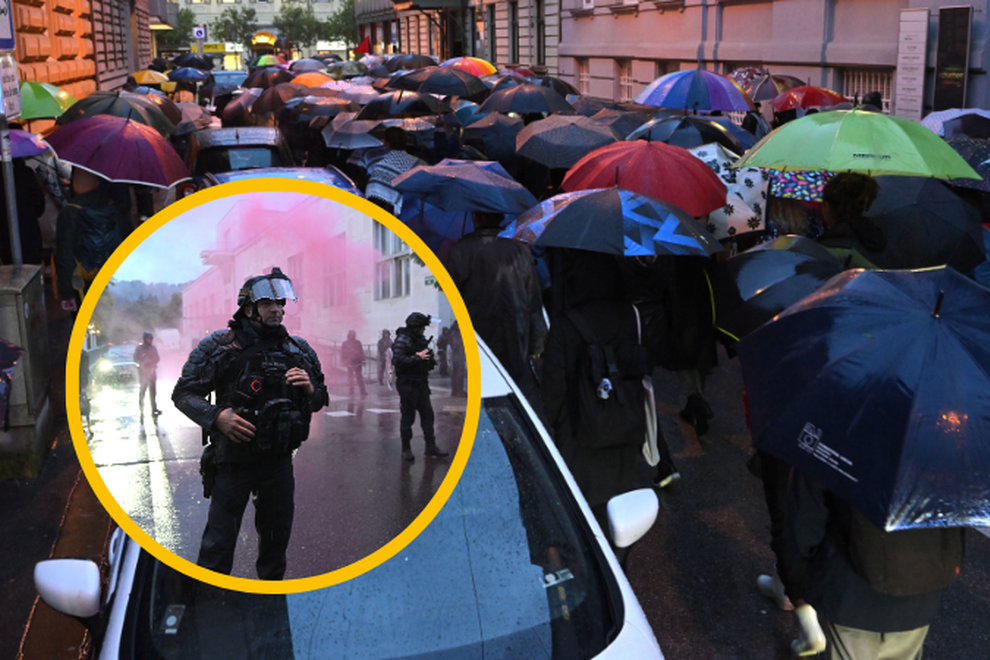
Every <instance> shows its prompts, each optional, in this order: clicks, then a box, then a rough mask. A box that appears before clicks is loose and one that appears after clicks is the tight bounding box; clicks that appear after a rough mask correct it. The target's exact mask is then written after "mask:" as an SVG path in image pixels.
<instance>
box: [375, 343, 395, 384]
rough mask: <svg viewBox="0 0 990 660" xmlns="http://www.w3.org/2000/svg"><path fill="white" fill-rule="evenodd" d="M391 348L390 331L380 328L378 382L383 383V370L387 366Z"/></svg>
mask: <svg viewBox="0 0 990 660" xmlns="http://www.w3.org/2000/svg"><path fill="white" fill-rule="evenodd" d="M390 348H392V331H391V330H387V329H386V330H382V336H381V337H380V338H379V339H378V384H379V385H384V384H385V370H386V368H387V366H388V357H387V356H388V351H389V349H390Z"/></svg>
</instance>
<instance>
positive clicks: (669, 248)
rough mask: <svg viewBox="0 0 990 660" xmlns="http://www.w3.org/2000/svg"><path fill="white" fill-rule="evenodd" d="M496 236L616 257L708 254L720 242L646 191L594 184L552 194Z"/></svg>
mask: <svg viewBox="0 0 990 660" xmlns="http://www.w3.org/2000/svg"><path fill="white" fill-rule="evenodd" d="M499 235H500V236H504V237H507V238H515V239H517V240H521V241H524V242H526V243H531V244H533V245H537V246H544V247H566V248H575V249H578V250H590V251H591V252H603V253H605V254H614V255H618V256H627V257H636V256H649V255H678V256H703V257H706V256H709V255H712V254H715V253H716V252H720V251H721V250H722V245H721V244H720V243H719V242H718V241H717V240H716V239H715V237H714V236H712V235H711V234H709V233H708V231H707V230H706V229H705V228H704V227H702V226H701V225H700V224H699V223H698V222H697V221H696V220H695V219H694V218H692V217H691V216H689V215H687V214H686V213H684V212H683V211H681V210H680V209H678V208H676V207H675V206H673V205H671V204H667V203H666V202H661V201H660V200H658V199H653V198H652V197H649V196H647V195H640V194H639V193H634V192H630V191H628V190H622V189H621V188H604V189H602V188H599V189H594V190H581V191H579V192H571V193H563V194H561V195H555V196H554V197H551V198H550V199H548V200H546V201H544V202H542V203H541V204H540V205H539V206H536V207H533V208H532V209H530V210H529V211H527V212H526V213H524V214H522V215H521V216H519V218H518V219H517V220H516V221H515V222H513V223H512V224H510V225H509V226H508V227H506V229H505V231H503V232H502V233H501V234H499Z"/></svg>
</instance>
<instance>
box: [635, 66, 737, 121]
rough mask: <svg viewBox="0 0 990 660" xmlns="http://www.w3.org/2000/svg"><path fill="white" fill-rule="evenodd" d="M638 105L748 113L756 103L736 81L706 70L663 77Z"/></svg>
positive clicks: (669, 74)
mask: <svg viewBox="0 0 990 660" xmlns="http://www.w3.org/2000/svg"><path fill="white" fill-rule="evenodd" d="M635 100H636V102H637V103H642V104H644V105H652V106H655V107H658V108H683V109H685V110H719V111H722V112H746V111H747V110H751V109H752V108H753V102H752V101H750V100H749V97H748V96H746V92H744V91H743V90H742V88H741V87H740V86H739V85H737V84H736V83H734V82H733V81H732V80H730V79H728V78H726V77H725V76H721V75H719V74H717V73H712V72H711V71H705V70H704V69H690V70H686V71H674V72H673V73H668V74H667V75H664V76H660V77H659V78H657V79H656V80H654V81H653V82H652V83H650V84H649V86H647V88H646V89H644V90H643V91H642V92H640V93H639V95H638V96H637V97H636V99H635Z"/></svg>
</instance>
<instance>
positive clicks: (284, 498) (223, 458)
mask: <svg viewBox="0 0 990 660" xmlns="http://www.w3.org/2000/svg"><path fill="white" fill-rule="evenodd" d="M287 300H293V301H294V300H296V294H295V292H294V291H293V288H292V281H291V280H290V279H289V278H288V277H286V276H285V274H283V273H282V271H281V270H280V269H279V268H278V267H275V268H273V269H272V272H271V274H269V275H259V276H256V277H252V278H250V279H248V280H247V281H246V282H245V283H244V286H243V287H241V290H240V292H239V293H238V296H237V305H238V309H237V311H236V312H235V313H234V316H233V318H232V319H231V320H230V321H229V322H228V323H227V328H225V329H223V330H217V331H216V332H214V333H213V334H211V335H210V336H209V337H207V338H206V339H204V340H203V341H201V342H200V343H199V345H198V346H197V347H196V348H194V349H193V351H192V353H191V354H190V355H189V359H188V360H187V361H186V364H185V365H184V366H183V367H182V375H181V376H180V377H179V380H178V382H176V384H175V389H174V391H173V392H172V401H173V402H174V403H175V407H176V408H178V409H179V410H180V411H181V412H183V413H184V414H185V415H186V416H188V417H189V418H190V419H191V420H193V421H194V422H196V423H197V424H198V425H199V426H201V427H202V428H203V431H204V444H205V443H206V441H207V438H208V440H209V444H207V445H206V449H205V450H204V452H203V458H202V460H201V461H200V471H201V472H202V474H203V485H204V495H205V496H206V497H208V498H210V512H209V517H208V520H207V523H206V529H205V530H204V532H203V540H202V543H201V545H200V549H199V557H198V559H197V560H196V563H197V564H199V565H200V566H203V567H204V568H208V569H210V570H212V571H216V572H218V573H224V574H228V575H229V574H230V571H231V569H232V567H233V563H234V549H235V547H236V546H237V537H238V534H239V533H240V528H241V519H242V518H243V516H244V509H245V508H246V506H247V501H248V498H249V497H252V495H253V498H252V499H253V502H254V509H255V528H256V529H257V530H258V559H257V562H256V565H255V567H256V569H257V573H258V577H259V578H260V579H262V580H281V579H282V578H283V577H284V575H285V569H286V557H285V554H286V549H287V548H288V545H289V535H290V533H291V531H292V517H293V513H294V510H295V505H294V491H295V477H294V475H293V471H292V456H293V453H294V452H295V450H296V449H298V448H299V445H300V444H302V442H303V441H304V440H306V438H307V436H308V435H309V422H310V417H311V415H312V413H313V412H315V411H317V410H319V409H320V408H322V407H323V406H325V405H326V404H327V403H328V402H329V397H328V395H327V388H326V386H325V385H324V383H323V371H322V368H321V366H320V360H319V358H318V357H317V355H316V352H315V351H314V350H313V349H312V348H311V347H310V345H309V344H308V343H306V340H304V339H302V338H301V337H293V336H290V335H289V333H288V332H287V331H286V329H285V326H283V325H282V318H283V315H284V308H285V304H286V301H287ZM213 392H215V393H216V401H215V402H214V403H211V402H210V399H209V397H210V394H211V393H213Z"/></svg>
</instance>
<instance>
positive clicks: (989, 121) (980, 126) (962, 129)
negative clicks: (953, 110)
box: [942, 114, 990, 140]
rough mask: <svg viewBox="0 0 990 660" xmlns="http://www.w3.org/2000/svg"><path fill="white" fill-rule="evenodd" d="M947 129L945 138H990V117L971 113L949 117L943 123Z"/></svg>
mask: <svg viewBox="0 0 990 660" xmlns="http://www.w3.org/2000/svg"><path fill="white" fill-rule="evenodd" d="M942 126H943V128H944V130H945V138H946V139H949V138H954V137H971V138H980V139H984V140H985V139H987V138H990V117H984V116H983V115H977V114H969V115H960V116H959V117H955V118H953V119H947V120H946V121H945V122H943V124H942Z"/></svg>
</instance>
